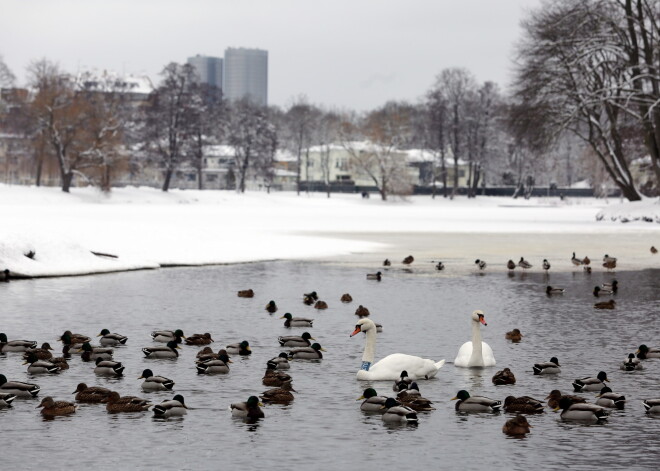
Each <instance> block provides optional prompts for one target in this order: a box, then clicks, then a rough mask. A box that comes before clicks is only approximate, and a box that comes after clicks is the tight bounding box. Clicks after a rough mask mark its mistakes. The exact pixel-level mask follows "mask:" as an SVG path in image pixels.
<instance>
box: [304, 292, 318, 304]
mask: <svg viewBox="0 0 660 471" xmlns="http://www.w3.org/2000/svg"><path fill="white" fill-rule="evenodd" d="M318 299H319V295H318V294H316V291H312V292H311V293H305V294H303V303H305V304H307V305H308V306H311V305H312V304H314V302H315V301H318Z"/></svg>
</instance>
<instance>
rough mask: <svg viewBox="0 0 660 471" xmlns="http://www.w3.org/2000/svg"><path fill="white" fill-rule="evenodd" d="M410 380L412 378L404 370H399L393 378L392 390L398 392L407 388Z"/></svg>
mask: <svg viewBox="0 0 660 471" xmlns="http://www.w3.org/2000/svg"><path fill="white" fill-rule="evenodd" d="M412 382H413V380H412V378H410V377H409V376H408V372H407V371H406V370H403V371H401V374H400V375H399V377H398V378H397V379H395V380H394V384H393V385H392V391H394V392H399V391H403V390H405V389H408V387H409V386H410V385H411V384H412Z"/></svg>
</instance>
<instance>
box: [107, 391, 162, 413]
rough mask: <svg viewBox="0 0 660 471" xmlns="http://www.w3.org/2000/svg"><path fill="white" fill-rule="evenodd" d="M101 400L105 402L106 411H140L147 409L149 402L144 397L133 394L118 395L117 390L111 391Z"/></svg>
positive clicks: (149, 405)
mask: <svg viewBox="0 0 660 471" xmlns="http://www.w3.org/2000/svg"><path fill="white" fill-rule="evenodd" d="M103 402H105V403H107V404H106V406H105V410H107V411H108V412H112V413H115V412H142V411H145V410H149V407H151V403H150V402H149V401H147V400H146V399H142V398H140V397H135V396H120V395H119V393H118V392H117V391H112V392H111V393H110V395H109V396H108V397H107V399H105V400H104V401H103Z"/></svg>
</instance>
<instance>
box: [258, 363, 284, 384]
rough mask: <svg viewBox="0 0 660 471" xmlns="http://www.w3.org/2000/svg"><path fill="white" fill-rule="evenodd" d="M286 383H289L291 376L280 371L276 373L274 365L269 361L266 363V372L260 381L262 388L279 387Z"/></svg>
mask: <svg viewBox="0 0 660 471" xmlns="http://www.w3.org/2000/svg"><path fill="white" fill-rule="evenodd" d="M287 381H291V376H289V375H288V374H286V373H283V372H282V371H278V370H277V367H276V366H275V364H274V363H271V362H270V361H268V362H267V363H266V372H265V373H264V377H263V378H262V379H261V382H262V383H263V385H264V386H277V387H280V386H282V385H283V384H284V383H286V382H287Z"/></svg>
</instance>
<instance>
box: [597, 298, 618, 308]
mask: <svg viewBox="0 0 660 471" xmlns="http://www.w3.org/2000/svg"><path fill="white" fill-rule="evenodd" d="M615 307H616V301H615V300H614V299H610V300H609V301H601V302H599V303H595V304H594V308H596V309H614V308H615Z"/></svg>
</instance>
